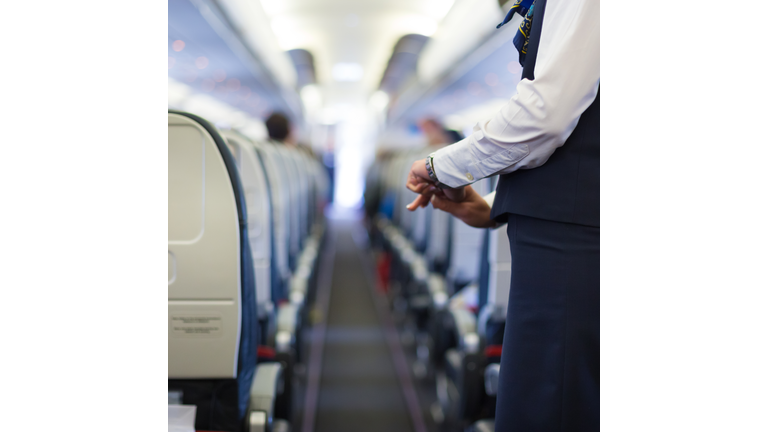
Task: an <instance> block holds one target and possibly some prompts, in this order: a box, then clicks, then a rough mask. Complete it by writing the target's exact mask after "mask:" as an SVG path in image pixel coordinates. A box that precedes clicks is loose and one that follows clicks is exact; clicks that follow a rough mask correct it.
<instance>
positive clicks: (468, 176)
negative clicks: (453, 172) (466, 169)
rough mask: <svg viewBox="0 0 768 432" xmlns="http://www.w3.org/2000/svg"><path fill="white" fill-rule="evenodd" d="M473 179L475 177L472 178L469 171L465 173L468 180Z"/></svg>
mask: <svg viewBox="0 0 768 432" xmlns="http://www.w3.org/2000/svg"><path fill="white" fill-rule="evenodd" d="M474 179H475V178H474V177H472V174H470V173H467V180H469V181H472V180H474Z"/></svg>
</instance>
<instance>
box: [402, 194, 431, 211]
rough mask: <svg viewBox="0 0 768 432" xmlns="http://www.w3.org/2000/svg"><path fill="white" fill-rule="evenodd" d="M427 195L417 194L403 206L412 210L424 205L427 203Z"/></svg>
mask: <svg viewBox="0 0 768 432" xmlns="http://www.w3.org/2000/svg"><path fill="white" fill-rule="evenodd" d="M429 198H430V197H429V196H428V195H425V194H422V195H418V196H417V197H416V199H415V200H413V202H412V203H410V204H408V205H407V206H406V207H405V208H407V209H408V210H410V211H414V210H416V209H417V208H419V207H426V206H427V204H429Z"/></svg>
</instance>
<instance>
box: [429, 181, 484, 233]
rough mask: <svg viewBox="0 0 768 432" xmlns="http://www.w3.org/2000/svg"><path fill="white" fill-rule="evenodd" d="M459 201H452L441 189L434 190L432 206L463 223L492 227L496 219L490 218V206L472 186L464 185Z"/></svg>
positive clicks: (479, 226) (477, 226) (478, 226)
mask: <svg viewBox="0 0 768 432" xmlns="http://www.w3.org/2000/svg"><path fill="white" fill-rule="evenodd" d="M461 189H462V193H463V194H464V197H463V199H462V200H461V201H453V200H452V199H450V197H449V196H447V194H445V193H443V191H441V190H439V189H438V190H437V191H435V192H434V195H433V197H432V207H434V208H436V209H438V210H442V211H444V212H447V213H450V214H452V215H453V216H455V217H456V218H458V219H460V220H461V221H462V222H464V223H465V224H467V225H469V226H472V227H475V228H494V227H496V225H497V224H496V221H494V220H493V219H491V207H490V206H489V205H488V203H487V202H485V200H484V199H483V197H481V196H480V194H478V193H477V192H476V191H475V190H474V189H472V186H464V187H463V188H461Z"/></svg>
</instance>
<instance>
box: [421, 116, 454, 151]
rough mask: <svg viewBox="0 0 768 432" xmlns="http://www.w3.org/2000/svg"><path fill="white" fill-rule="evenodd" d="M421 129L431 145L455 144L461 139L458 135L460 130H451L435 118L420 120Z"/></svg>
mask: <svg viewBox="0 0 768 432" xmlns="http://www.w3.org/2000/svg"><path fill="white" fill-rule="evenodd" d="M419 129H421V132H422V133H423V134H424V135H425V136H426V137H427V145H429V146H441V147H442V146H444V145H446V144H453V143H455V142H456V141H459V140H461V137H460V136H458V139H456V137H457V135H458V132H456V131H449V130H447V129H445V128H444V127H443V125H441V124H440V122H438V121H437V120H435V119H425V120H422V121H420V122H419Z"/></svg>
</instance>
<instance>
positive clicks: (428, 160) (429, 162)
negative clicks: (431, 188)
mask: <svg viewBox="0 0 768 432" xmlns="http://www.w3.org/2000/svg"><path fill="white" fill-rule="evenodd" d="M434 156H435V154H434V153H432V154H430V155H429V156H427V158H426V159H425V160H424V163H425V164H426V166H427V174H429V179H430V180H432V181H433V182H434V183H435V186H437V187H439V188H440V189H443V188H445V187H446V186H445V185H444V184H442V183H440V180H438V179H437V175H436V174H435V167H434V165H433V162H432V158H433V157H434Z"/></svg>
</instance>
